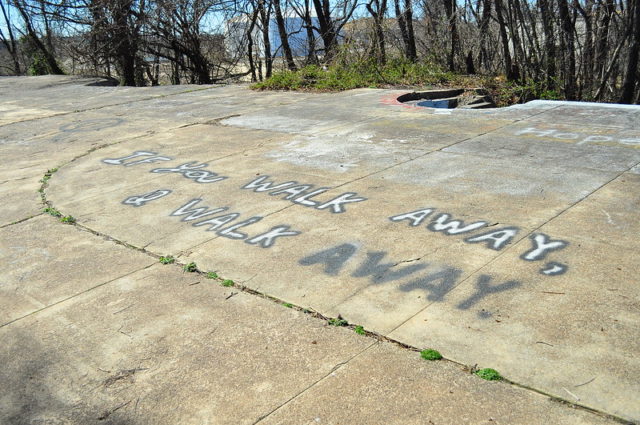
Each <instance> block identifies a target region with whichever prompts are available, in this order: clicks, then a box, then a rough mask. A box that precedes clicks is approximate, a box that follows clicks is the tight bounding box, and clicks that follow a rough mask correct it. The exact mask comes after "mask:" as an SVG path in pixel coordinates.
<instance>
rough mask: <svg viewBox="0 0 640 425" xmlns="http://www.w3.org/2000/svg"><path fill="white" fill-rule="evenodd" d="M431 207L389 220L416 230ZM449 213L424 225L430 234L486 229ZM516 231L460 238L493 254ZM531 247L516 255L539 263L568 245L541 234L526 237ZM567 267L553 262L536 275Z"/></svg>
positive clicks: (502, 229) (508, 229)
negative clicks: (455, 218) (406, 224)
mask: <svg viewBox="0 0 640 425" xmlns="http://www.w3.org/2000/svg"><path fill="white" fill-rule="evenodd" d="M435 210H436V209H435V208H421V209H419V210H415V211H411V212H408V213H402V214H399V215H395V216H392V217H389V220H391V221H392V222H394V223H399V222H403V221H407V222H408V225H409V226H411V227H417V226H420V224H422V223H423V222H424V221H425V219H426V218H427V217H429V216H430V215H431V214H433V212H434V211H435ZM451 217H452V216H451V214H447V213H441V214H439V215H437V216H436V217H435V218H433V219H432V220H431V222H430V223H429V224H428V225H426V226H425V228H426V229H428V230H430V231H432V232H440V233H443V234H445V235H447V236H452V235H458V234H465V233H470V232H473V231H475V230H479V229H480V228H482V227H487V226H488V223H487V222H486V221H476V222H473V223H471V224H467V225H465V223H464V222H463V221H462V220H453V219H451ZM518 232H520V228H518V227H514V226H506V227H500V228H498V229H496V230H492V231H490V232H485V233H481V234H476V235H473V236H469V237H467V238H465V239H463V240H464V241H465V242H467V243H472V244H476V243H484V244H485V246H486V247H487V248H489V249H492V250H494V251H500V250H502V249H503V248H504V247H505V246H507V245H508V244H509V243H511V241H512V240H513V238H515V237H516V236H517V234H518ZM530 239H531V243H532V245H533V246H532V247H531V249H530V250H529V251H527V252H525V253H524V254H522V255H521V256H520V258H521V259H523V260H525V261H540V260H543V259H545V258H546V256H547V254H548V253H549V252H551V251H556V250H559V249H563V248H564V247H566V246H567V245H568V242H567V241H563V240H552V239H551V238H550V237H549V236H547V235H545V234H544V233H534V234H532V235H531V236H530ZM567 269H568V266H567V265H565V264H560V263H556V262H551V263H547V264H545V265H544V266H543V267H542V268H541V269H540V273H542V274H544V275H546V276H555V275H559V274H563V273H565V272H566V271H567Z"/></svg>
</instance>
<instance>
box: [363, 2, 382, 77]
mask: <svg viewBox="0 0 640 425" xmlns="http://www.w3.org/2000/svg"><path fill="white" fill-rule="evenodd" d="M374 4H375V8H374V7H373V5H374ZM366 7H367V10H368V11H369V14H371V17H372V18H373V43H371V45H372V48H373V49H374V53H375V55H376V57H377V60H378V63H379V64H381V65H384V63H385V62H386V61H387V54H386V49H385V44H384V31H383V29H382V22H383V19H384V15H385V13H386V11H387V0H382V1H381V2H380V1H379V0H371V1H370V2H369V3H367V4H366Z"/></svg>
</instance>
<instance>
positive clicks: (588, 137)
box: [515, 127, 640, 147]
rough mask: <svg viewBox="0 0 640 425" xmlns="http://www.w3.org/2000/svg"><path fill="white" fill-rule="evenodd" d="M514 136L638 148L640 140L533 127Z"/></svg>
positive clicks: (579, 143)
mask: <svg viewBox="0 0 640 425" xmlns="http://www.w3.org/2000/svg"><path fill="white" fill-rule="evenodd" d="M515 135H516V136H533V137H544V138H552V139H558V140H576V141H577V144H578V145H584V144H587V143H591V144H597V143H607V142H613V143H619V144H621V145H627V146H638V147H640V138H637V137H636V138H631V137H618V136H601V135H594V134H584V133H569V132H564V131H561V130H554V129H539V128H535V127H527V128H525V129H523V130H519V131H517V132H516V133H515Z"/></svg>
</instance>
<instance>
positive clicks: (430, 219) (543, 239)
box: [102, 151, 568, 318]
mask: <svg viewBox="0 0 640 425" xmlns="http://www.w3.org/2000/svg"><path fill="white" fill-rule="evenodd" d="M171 160H173V158H171V157H168V156H163V155H158V154H157V153H156V152H151V151H136V152H133V153H132V154H130V155H127V156H123V157H120V158H107V159H103V160H102V162H103V163H105V164H109V165H121V166H125V167H130V166H135V165H142V164H154V163H158V162H166V161H171ZM206 166H207V164H204V163H198V162H197V161H192V162H187V163H184V164H182V165H178V166H176V167H170V168H154V169H152V170H150V172H152V173H157V174H162V173H178V174H181V175H183V176H184V177H185V178H188V179H191V180H193V181H194V182H197V183H214V182H218V181H221V180H225V179H227V178H228V177H225V176H219V175H218V174H217V173H214V172H212V171H209V170H204V169H203V168H204V167H206ZM269 179H270V177H269V176H266V175H261V176H260V177H258V178H254V179H253V180H251V181H249V182H248V183H246V184H244V185H241V186H239V190H249V191H252V192H255V193H262V192H265V193H268V194H269V195H270V196H274V197H280V198H281V199H283V200H286V201H289V202H291V203H293V204H297V205H302V206H305V207H310V208H313V209H317V210H328V211H330V212H332V213H335V214H339V213H345V212H347V208H346V205H347V204H354V203H359V202H363V201H367V198H365V197H363V196H360V195H358V194H357V193H355V192H345V193H342V194H340V195H338V196H335V197H332V198H327V199H325V200H318V199H316V197H317V196H319V195H321V194H323V193H325V192H328V191H329V190H331V188H330V187H319V186H317V185H314V184H299V183H298V182H296V181H292V180H289V181H283V182H282V183H276V182H275V181H272V180H269ZM172 193H173V190H171V189H164V188H163V189H157V190H154V191H151V192H148V193H144V194H141V195H133V196H129V197H127V198H125V199H124V200H123V201H122V204H123V205H127V206H132V207H136V208H137V207H142V206H145V205H147V203H149V202H153V201H157V200H160V199H163V198H165V197H167V196H168V195H170V194H172ZM169 217H179V219H180V221H181V222H183V223H188V224H191V226H192V227H197V228H201V229H204V231H205V232H214V233H215V234H216V235H218V236H221V237H224V238H228V239H232V240H244V242H245V243H247V244H249V245H254V246H259V247H261V248H270V247H272V246H274V245H275V244H276V242H277V241H279V240H281V239H285V240H288V239H290V238H291V237H295V236H298V235H300V234H302V232H301V231H299V230H293V229H292V228H291V227H292V226H290V225H287V224H280V225H277V226H272V227H271V228H270V229H269V230H268V231H266V232H264V231H261V232H258V231H256V232H251V226H253V225H255V224H256V223H258V222H260V221H262V220H263V219H264V217H263V216H259V215H254V216H250V217H247V216H243V215H242V213H240V212H235V211H233V209H232V208H231V207H230V206H215V207H210V206H207V205H205V204H204V201H203V199H202V198H200V197H198V198H193V199H191V200H189V201H188V202H186V203H184V204H183V205H181V206H179V207H177V208H175V207H174V208H173V209H171V210H170V212H169ZM386 219H388V220H390V221H391V222H392V223H396V224H406V225H408V226H409V227H411V228H416V229H418V228H421V229H424V230H426V231H428V232H432V233H437V234H440V235H443V236H445V237H462V239H461V240H462V241H463V242H465V243H468V244H478V245H479V246H482V247H484V248H486V249H490V250H493V251H501V250H503V249H505V247H507V246H508V245H509V244H510V243H511V242H512V241H513V240H514V239H515V238H516V237H517V235H518V233H519V232H521V229H520V228H519V227H516V226H502V227H498V228H494V229H491V230H489V231H487V229H486V228H488V227H493V226H495V225H496V224H497V223H495V224H490V223H492V222H490V221H486V220H476V221H473V222H467V223H465V222H464V221H463V220H460V219H456V218H455V217H454V216H453V215H452V214H450V213H447V212H437V209H436V208H435V207H425V208H421V209H417V210H413V211H410V212H403V213H400V214H397V215H393V216H391V217H386ZM254 229H255V228H254ZM482 229H485V230H482ZM263 230H264V229H263ZM245 232H246V233H245ZM529 242H530V244H529V247H528V248H527V249H526V251H524V252H522V253H521V254H520V256H519V258H520V259H521V260H523V261H527V262H536V261H543V260H546V258H547V257H548V256H549V254H551V253H552V252H555V251H559V250H562V249H564V248H565V247H567V246H568V242H567V241H564V240H559V239H552V238H551V237H550V236H548V235H546V234H544V233H541V232H534V233H532V234H531V235H529ZM363 245H364V243H363V242H361V241H356V242H346V243H342V244H338V245H336V246H333V247H329V248H325V249H322V250H320V251H315V252H312V253H310V254H307V255H305V256H304V257H303V258H301V259H299V260H298V261H297V263H298V265H300V266H304V267H316V268H318V267H320V270H321V271H322V272H323V273H325V274H327V275H330V276H337V275H339V274H340V273H341V272H343V270H344V267H345V265H346V264H347V262H349V261H350V260H351V259H352V258H353V257H354V256H355V255H356V254H357V253H358V251H359V250H360V248H361V247H362V246H363ZM363 255H365V256H366V257H365V258H364V259H363V260H361V262H360V264H358V265H357V266H356V267H355V268H354V269H353V271H352V272H351V273H350V276H351V277H354V278H362V279H368V280H369V281H370V282H371V284H372V285H381V284H385V283H388V282H394V281H401V280H402V279H406V281H405V282H401V283H400V285H399V286H398V289H399V290H400V291H403V292H412V291H424V292H425V293H426V295H427V296H426V299H427V300H429V301H434V302H443V301H446V298H447V296H448V294H449V293H450V292H451V291H452V290H453V289H454V288H455V287H456V286H457V285H458V284H460V283H461V282H463V281H464V280H466V279H467V278H465V279H463V276H464V275H465V273H464V271H463V270H462V269H460V268H458V267H455V266H451V265H447V264H440V263H431V262H418V260H422V259H421V258H419V259H415V260H411V261H399V262H398V261H390V260H385V258H388V257H389V254H388V253H387V252H386V251H375V250H372V251H366V252H365V253H364V254H363ZM403 263H410V264H403ZM567 270H568V266H567V265H566V264H562V263H560V262H556V261H550V262H547V263H546V264H544V265H543V266H542V267H541V268H540V269H539V272H540V273H541V274H542V275H544V276H555V275H560V274H564V273H566V272H567ZM471 276H473V274H472V275H471ZM474 279H475V283H474V289H473V292H472V293H471V294H470V295H468V296H467V298H466V299H464V300H462V301H460V302H459V303H457V304H456V308H458V309H460V310H469V309H471V308H474V307H475V306H476V305H477V304H478V303H480V302H482V301H483V300H484V299H485V298H487V297H489V296H490V295H493V294H498V293H501V292H505V291H509V290H512V289H515V288H518V287H522V286H523V283H522V282H521V281H520V280H508V281H505V282H503V283H495V284H493V283H492V281H493V280H494V278H493V277H492V276H491V275H489V274H479V275H478V276H477V277H474ZM478 316H479V317H481V318H487V317H490V313H488V312H487V311H486V310H484V309H481V310H479V312H478Z"/></svg>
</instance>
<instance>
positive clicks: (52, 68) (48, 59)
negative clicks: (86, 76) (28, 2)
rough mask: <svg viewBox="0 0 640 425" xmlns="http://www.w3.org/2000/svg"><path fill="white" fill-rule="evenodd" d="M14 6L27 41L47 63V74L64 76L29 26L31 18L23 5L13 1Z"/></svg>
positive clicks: (50, 53)
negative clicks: (29, 41)
mask: <svg viewBox="0 0 640 425" xmlns="http://www.w3.org/2000/svg"><path fill="white" fill-rule="evenodd" d="M14 6H15V7H16V8H17V9H18V11H19V12H20V15H22V19H23V20H24V25H25V27H26V30H27V34H28V35H29V39H31V41H33V44H34V45H35V46H36V48H37V49H38V50H39V51H40V53H42V56H43V57H44V60H45V61H46V62H47V67H48V68H49V72H51V73H52V74H55V75H64V71H63V70H62V69H61V68H60V66H59V65H58V62H57V61H56V58H55V57H54V56H53V53H52V52H51V51H49V49H47V47H46V46H45V45H44V44H43V43H42V41H41V40H40V38H39V37H38V34H36V31H35V29H34V28H33V25H31V18H30V17H29V15H28V14H27V12H26V10H25V9H24V5H23V4H22V3H21V2H19V1H15V2H14Z"/></svg>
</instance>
